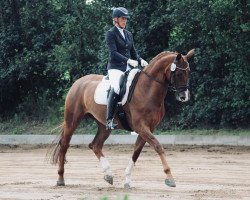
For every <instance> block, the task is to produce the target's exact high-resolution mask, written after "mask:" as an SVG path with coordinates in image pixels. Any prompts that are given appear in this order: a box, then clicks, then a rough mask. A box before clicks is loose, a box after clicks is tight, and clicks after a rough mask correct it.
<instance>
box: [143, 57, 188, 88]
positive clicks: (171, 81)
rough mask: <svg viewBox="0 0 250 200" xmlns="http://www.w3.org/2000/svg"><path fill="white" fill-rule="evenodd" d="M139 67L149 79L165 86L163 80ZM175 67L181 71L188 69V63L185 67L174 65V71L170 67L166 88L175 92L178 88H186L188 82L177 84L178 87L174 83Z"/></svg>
mask: <svg viewBox="0 0 250 200" xmlns="http://www.w3.org/2000/svg"><path fill="white" fill-rule="evenodd" d="M173 64H175V61H174V62H173V63H172V65H173ZM140 69H141V72H142V73H143V74H145V75H146V76H147V77H148V78H149V79H150V80H152V81H155V82H157V83H159V84H160V85H161V86H163V87H164V88H165V87H166V86H165V84H164V83H163V82H161V81H159V80H157V79H156V78H155V77H153V76H151V75H149V74H148V73H147V72H145V71H144V70H143V68H142V67H140ZM176 69H178V70H182V71H187V70H190V68H189V64H188V66H187V67H186V68H181V67H177V66H176V65H175V69H174V71H172V69H171V74H170V85H169V86H168V88H169V89H170V90H171V91H173V92H176V91H178V90H186V89H187V88H188V87H189V84H188V83H187V85H183V86H179V87H176V85H175V81H174V79H175V78H174V75H175V72H176Z"/></svg>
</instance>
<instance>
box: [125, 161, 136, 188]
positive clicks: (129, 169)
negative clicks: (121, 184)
mask: <svg viewBox="0 0 250 200" xmlns="http://www.w3.org/2000/svg"><path fill="white" fill-rule="evenodd" d="M134 165H135V163H134V162H133V160H132V159H131V160H130V161H129V163H128V166H127V168H126V170H125V184H130V182H131V172H132V170H133V168H134Z"/></svg>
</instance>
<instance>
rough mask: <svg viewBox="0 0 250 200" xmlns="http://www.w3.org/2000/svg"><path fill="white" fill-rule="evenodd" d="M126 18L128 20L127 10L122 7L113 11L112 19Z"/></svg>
mask: <svg viewBox="0 0 250 200" xmlns="http://www.w3.org/2000/svg"><path fill="white" fill-rule="evenodd" d="M116 17H117V18H119V17H126V18H129V14H128V10H127V9H126V8H123V7H118V8H115V9H114V10H113V13H112V18H116Z"/></svg>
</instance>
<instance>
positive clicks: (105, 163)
mask: <svg viewBox="0 0 250 200" xmlns="http://www.w3.org/2000/svg"><path fill="white" fill-rule="evenodd" d="M100 164H101V167H102V169H103V172H104V173H105V174H107V175H110V176H112V171H111V169H110V164H109V161H108V159H107V158H105V157H101V158H100Z"/></svg>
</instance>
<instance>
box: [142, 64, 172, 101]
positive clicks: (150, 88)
mask: <svg viewBox="0 0 250 200" xmlns="http://www.w3.org/2000/svg"><path fill="white" fill-rule="evenodd" d="M164 64H165V62H162V63H156V64H153V65H150V66H148V67H147V68H145V69H144V71H145V73H146V74H147V75H149V76H150V77H151V78H150V77H149V76H147V75H146V74H143V73H142V74H141V76H140V77H141V78H140V80H139V82H140V85H141V89H140V90H141V92H142V91H143V94H145V97H147V98H150V99H154V100H155V101H162V100H164V98H165V96H166V94H167V85H168V83H167V78H166V75H165V66H163V65H164Z"/></svg>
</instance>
